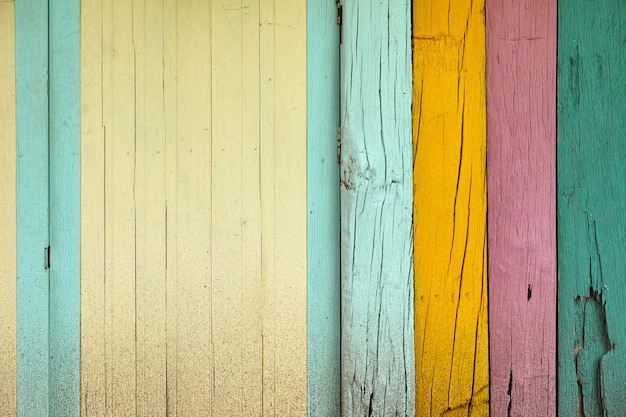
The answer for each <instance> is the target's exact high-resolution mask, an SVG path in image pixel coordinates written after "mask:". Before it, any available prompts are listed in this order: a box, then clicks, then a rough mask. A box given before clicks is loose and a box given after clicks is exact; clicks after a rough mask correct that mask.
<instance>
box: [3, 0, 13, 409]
mask: <svg viewBox="0 0 626 417" xmlns="http://www.w3.org/2000/svg"><path fill="white" fill-rule="evenodd" d="M15 158H16V155H15V20H14V8H13V3H6V4H1V5H0V196H2V198H0V294H2V303H1V304H0V357H1V358H2V360H1V361H0V378H1V382H0V410H2V415H3V416H15V415H16V413H17V410H16V391H15V390H16V387H17V379H16V305H15V300H16V296H15V290H16V288H15V282H16V281H15V278H16V265H15V260H16V247H15V241H16V236H15V233H16V231H15V224H16V223H15V222H16V220H15V215H16V212H15Z"/></svg>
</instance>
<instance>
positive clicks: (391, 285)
mask: <svg viewBox="0 0 626 417" xmlns="http://www.w3.org/2000/svg"><path fill="white" fill-rule="evenodd" d="M342 4H343V12H342V15H343V22H342V23H343V25H342V34H341V37H342V44H341V47H340V49H341V58H340V59H341V71H340V72H341V78H340V79H341V133H342V137H341V169H340V171H341V188H340V189H341V321H342V323H341V325H342V332H341V349H342V351H341V367H342V372H341V374H342V387H341V388H342V399H341V407H342V416H344V417H351V416H355V417H356V416H359V417H360V416H368V415H369V416H398V415H401V416H413V415H415V359H414V356H415V354H414V340H413V334H414V330H413V231H412V229H413V227H412V226H413V175H412V171H413V156H412V135H411V132H412V128H411V103H412V81H411V80H412V71H411V39H410V37H411V2H410V1H409V0H382V1H378V0H349V1H348V0H344V1H342Z"/></svg>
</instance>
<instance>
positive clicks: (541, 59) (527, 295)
mask: <svg viewBox="0 0 626 417" xmlns="http://www.w3.org/2000/svg"><path fill="white" fill-rule="evenodd" d="M486 5H487V81H488V85H487V114H488V119H487V120H488V121H487V131H488V132H489V133H488V151H487V155H488V163H487V166H488V173H487V174H488V176H487V177H488V181H489V183H488V186H489V200H488V203H489V219H488V220H489V306H490V307H489V323H490V348H491V350H490V355H491V357H490V359H491V361H490V363H491V372H490V379H491V398H492V400H491V412H492V413H493V414H494V415H498V416H499V415H505V414H507V413H508V415H542V416H553V415H555V413H556V385H555V383H556V363H555V359H556V357H555V356H556V305H555V302H556V224H555V223H556V213H555V211H556V201H555V200H556V199H555V191H556V190H555V186H556V181H555V158H556V154H555V152H556V137H555V135H556V105H555V104H556V97H555V93H556V89H555V87H556V1H554V0H551V1H533V2H526V3H511V2H506V1H501V0H487V2H486Z"/></svg>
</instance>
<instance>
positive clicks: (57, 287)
mask: <svg viewBox="0 0 626 417" xmlns="http://www.w3.org/2000/svg"><path fill="white" fill-rule="evenodd" d="M49 1H50V8H49V10H50V11H49V13H50V23H49V25H50V36H49V38H50V40H49V42H50V64H49V67H50V254H51V256H50V258H51V263H50V416H54V417H72V416H78V415H79V414H80V390H79V386H80V376H79V369H80V332H79V330H80V172H79V168H80V157H79V152H80V80H79V75H80V2H79V0H49Z"/></svg>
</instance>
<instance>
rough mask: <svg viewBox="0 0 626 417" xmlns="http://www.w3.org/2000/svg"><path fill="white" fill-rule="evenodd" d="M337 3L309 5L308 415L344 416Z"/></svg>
mask: <svg viewBox="0 0 626 417" xmlns="http://www.w3.org/2000/svg"><path fill="white" fill-rule="evenodd" d="M336 16H337V5H336V3H335V1H334V0H325V1H309V2H307V31H308V33H307V50H308V55H307V89H308V104H307V108H308V116H307V129H308V131H307V136H308V151H307V166H308V177H307V178H308V242H307V244H308V271H309V273H308V274H309V275H308V300H309V301H308V306H309V307H308V326H309V327H308V339H309V342H308V343H309V344H308V352H309V357H308V374H309V380H308V386H309V392H308V398H309V399H308V402H309V416H311V417H313V416H324V417H339V416H340V415H341V404H340V401H341V364H340V354H341V349H340V337H341V319H340V294H341V283H340V262H339V240H340V228H339V224H340V223H339V222H340V219H339V217H340V211H339V210H340V208H339V164H338V161H337V143H336V142H337V126H338V125H339V25H338V24H337V18H336Z"/></svg>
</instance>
